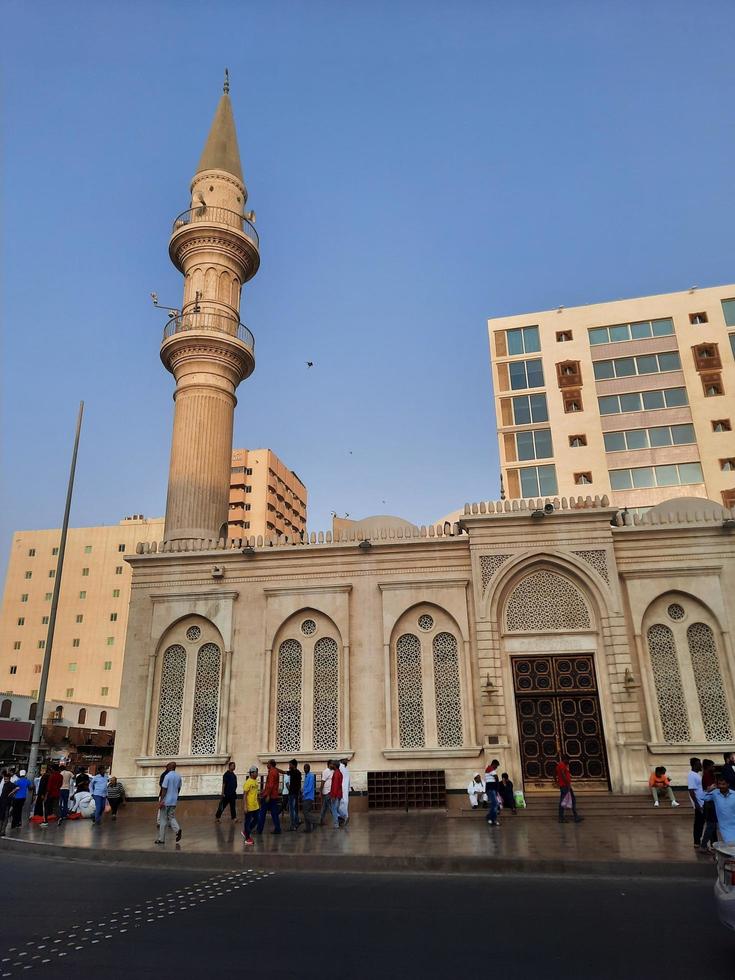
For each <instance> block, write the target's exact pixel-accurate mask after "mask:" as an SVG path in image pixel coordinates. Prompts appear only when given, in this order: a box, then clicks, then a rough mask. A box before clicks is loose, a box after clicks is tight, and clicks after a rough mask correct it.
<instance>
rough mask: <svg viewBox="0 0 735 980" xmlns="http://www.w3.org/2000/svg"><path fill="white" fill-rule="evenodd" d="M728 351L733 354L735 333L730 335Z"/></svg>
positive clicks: (734, 350) (734, 352)
mask: <svg viewBox="0 0 735 980" xmlns="http://www.w3.org/2000/svg"><path fill="white" fill-rule="evenodd" d="M730 350H731V351H732V352H733V354H735V333H731V334H730Z"/></svg>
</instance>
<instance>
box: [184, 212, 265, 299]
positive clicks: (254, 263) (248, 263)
mask: <svg viewBox="0 0 735 980" xmlns="http://www.w3.org/2000/svg"><path fill="white" fill-rule="evenodd" d="M213 233H214V234H216V235H217V237H218V238H219V239H221V240H222V244H224V245H225V248H227V247H228V245H229V248H230V250H232V251H233V257H234V256H237V258H238V261H239V262H240V263H241V265H242V276H243V280H242V281H243V282H247V281H248V280H249V279H252V277H253V276H254V275H255V273H256V272H257V271H258V267H259V266H260V241H259V238H258V232H257V231H256V230H255V225H253V223H252V222H251V221H249V220H248V219H247V218H246V217H245V215H244V214H242V213H241V212H240V211H231V210H230V209H229V208H220V207H215V206H214V205H209V204H202V205H200V206H199V207H196V208H189V210H188V211H182V213H181V214H180V215H178V217H177V218H176V219H175V220H174V223H173V227H172V229H171V239H170V241H169V243H168V252H169V255H170V256H171V261H172V262H173V263H174V265H175V266H176V267H177V268H178V269H179V271H180V272H184V271H185V269H184V261H185V256H186V255H187V254H190V250H191V248H192V246H193V247H194V249H198V247H199V245H200V242H198V241H197V240H198V239H200V238H201V237H202V236H203V237H205V238H209V239H211V237H212V234H213Z"/></svg>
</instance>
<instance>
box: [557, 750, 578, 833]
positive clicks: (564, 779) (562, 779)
mask: <svg viewBox="0 0 735 980" xmlns="http://www.w3.org/2000/svg"><path fill="white" fill-rule="evenodd" d="M556 785H557V786H558V787H559V823H564V810H568V809H571V811H572V815H573V817H574V822H575V823H581V822H582V820H583V818H582V817H580V816H579V814H578V813H577V798H576V797H575V795H574V790H573V789H572V774H571V772H570V771H569V757H568V756H566V755H560V756H559V761H558V762H557V764H556ZM567 793H569V795H570V797H571V802H572V805H571V807H565V806H562V801H563V800H564V797H565V796H566V795H567Z"/></svg>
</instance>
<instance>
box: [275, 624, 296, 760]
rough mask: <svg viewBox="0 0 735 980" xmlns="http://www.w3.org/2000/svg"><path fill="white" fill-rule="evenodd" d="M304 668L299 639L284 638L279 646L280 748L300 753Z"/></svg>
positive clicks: (277, 722)
mask: <svg viewBox="0 0 735 980" xmlns="http://www.w3.org/2000/svg"><path fill="white" fill-rule="evenodd" d="M301 669H302V653H301V644H300V643H299V641H298V640H284V641H283V643H282V644H281V645H280V647H279V648H278V682H277V687H276V750H277V751H278V752H298V751H299V749H300V748H301Z"/></svg>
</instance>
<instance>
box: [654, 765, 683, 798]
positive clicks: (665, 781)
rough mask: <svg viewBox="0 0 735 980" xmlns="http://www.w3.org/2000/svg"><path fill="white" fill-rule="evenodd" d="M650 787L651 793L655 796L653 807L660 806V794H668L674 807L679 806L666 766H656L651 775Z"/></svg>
mask: <svg viewBox="0 0 735 980" xmlns="http://www.w3.org/2000/svg"><path fill="white" fill-rule="evenodd" d="M648 785H649V787H650V790H651V793H652V795H653V805H654V806H658V797H659V794H660V793H666V795H667V796H668V798H669V800H670V801H671V805H672V806H678V805H679V804H678V803H677V802H676V797H675V796H674V791H673V789H672V788H671V780H670V779H669V777H668V776H667V775H666V767H665V766H656V768H655V769H654V770H653V772H652V773H651V775H650V776H649V777H648Z"/></svg>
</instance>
